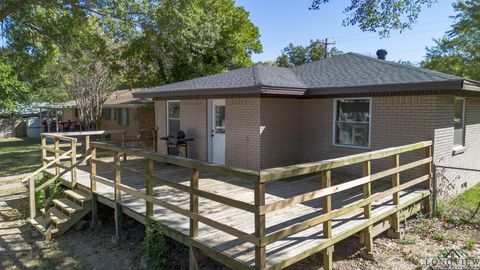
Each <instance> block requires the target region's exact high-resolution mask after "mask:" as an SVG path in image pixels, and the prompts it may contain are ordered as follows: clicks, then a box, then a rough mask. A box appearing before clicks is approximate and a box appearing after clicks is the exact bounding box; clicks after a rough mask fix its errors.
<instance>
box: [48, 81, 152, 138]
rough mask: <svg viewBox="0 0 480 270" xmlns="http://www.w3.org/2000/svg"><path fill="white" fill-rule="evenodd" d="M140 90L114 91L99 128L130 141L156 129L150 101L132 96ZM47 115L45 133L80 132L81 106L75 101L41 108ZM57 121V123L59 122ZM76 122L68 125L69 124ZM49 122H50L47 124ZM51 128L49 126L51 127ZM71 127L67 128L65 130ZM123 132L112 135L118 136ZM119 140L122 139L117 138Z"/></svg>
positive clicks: (108, 100) (109, 98)
mask: <svg viewBox="0 0 480 270" xmlns="http://www.w3.org/2000/svg"><path fill="white" fill-rule="evenodd" d="M140 90H141V89H125V90H117V91H115V92H113V93H112V94H111V95H110V96H109V97H108V99H107V101H106V102H105V104H104V105H103V111H102V122H101V124H100V129H102V130H109V131H125V133H126V137H127V140H130V141H132V140H137V139H140V137H141V136H143V134H142V132H146V133H148V132H150V133H148V135H147V136H149V137H152V135H151V131H152V130H154V126H155V114H154V107H153V103H152V100H151V99H144V98H135V97H133V95H132V94H133V93H135V92H138V91H140ZM41 108H42V109H44V110H45V112H43V113H42V115H43V116H44V123H45V125H44V131H45V132H48V131H51V132H55V131H73V130H79V129H80V126H79V125H80V123H79V119H78V106H77V105H76V103H75V101H74V100H70V101H67V102H62V103H58V104H49V105H43V106H41ZM57 119H58V121H57ZM69 122H71V123H73V124H71V125H68V124H67V123H69ZM46 123H50V124H49V125H47V124H46ZM48 126H50V127H48ZM66 126H67V127H70V128H67V129H65V128H64V127H66ZM119 134H120V133H114V134H112V136H113V137H118V136H120V135H119ZM114 139H116V140H117V139H119V138H114Z"/></svg>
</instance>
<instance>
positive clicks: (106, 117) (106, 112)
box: [102, 108, 111, 120]
mask: <svg viewBox="0 0 480 270" xmlns="http://www.w3.org/2000/svg"><path fill="white" fill-rule="evenodd" d="M110 115H111V113H110V109H109V108H103V110H102V119H103V120H110Z"/></svg>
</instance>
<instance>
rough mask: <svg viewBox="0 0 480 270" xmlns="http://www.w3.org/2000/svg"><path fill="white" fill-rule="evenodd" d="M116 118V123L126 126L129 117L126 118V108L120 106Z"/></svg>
mask: <svg viewBox="0 0 480 270" xmlns="http://www.w3.org/2000/svg"><path fill="white" fill-rule="evenodd" d="M117 110H118V111H117V113H116V114H118V115H117V120H118V124H119V125H121V126H127V125H128V122H129V119H128V108H121V109H117Z"/></svg>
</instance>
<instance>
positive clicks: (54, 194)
mask: <svg viewBox="0 0 480 270" xmlns="http://www.w3.org/2000/svg"><path fill="white" fill-rule="evenodd" d="M50 179H51V178H49V177H46V176H44V177H42V178H38V179H36V180H35V187H39V186H40V185H41V184H43V183H45V182H47V181H48V180H50ZM49 187H50V197H51V198H52V200H53V199H58V198H60V196H61V195H62V191H63V189H62V183H61V182H60V181H54V182H53V183H51V184H50V185H49ZM35 203H36V204H37V207H38V208H42V207H43V206H44V205H45V190H44V189H41V190H39V191H37V192H35Z"/></svg>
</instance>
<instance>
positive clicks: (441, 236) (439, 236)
mask: <svg viewBox="0 0 480 270" xmlns="http://www.w3.org/2000/svg"><path fill="white" fill-rule="evenodd" d="M433 239H435V240H437V241H438V242H444V241H445V240H446V239H447V237H446V236H445V234H444V233H443V232H437V233H435V234H434V235H433Z"/></svg>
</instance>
